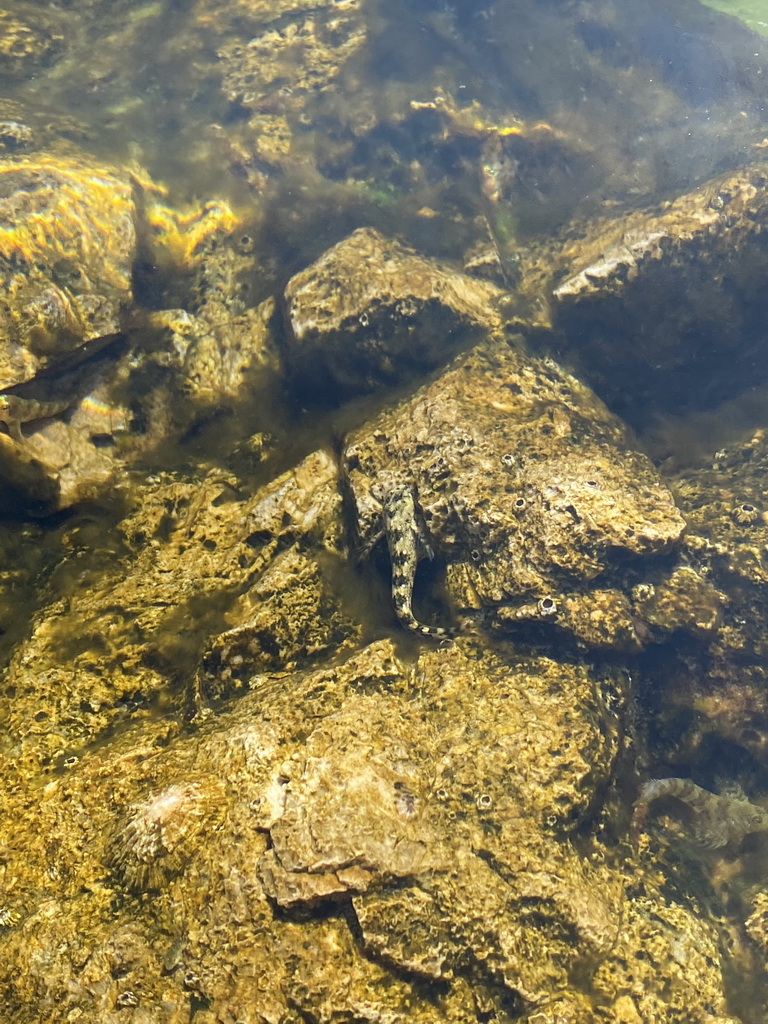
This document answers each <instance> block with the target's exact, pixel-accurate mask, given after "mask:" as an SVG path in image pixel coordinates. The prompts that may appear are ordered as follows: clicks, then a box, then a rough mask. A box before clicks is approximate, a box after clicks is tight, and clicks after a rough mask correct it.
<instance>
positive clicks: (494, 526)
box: [344, 339, 684, 642]
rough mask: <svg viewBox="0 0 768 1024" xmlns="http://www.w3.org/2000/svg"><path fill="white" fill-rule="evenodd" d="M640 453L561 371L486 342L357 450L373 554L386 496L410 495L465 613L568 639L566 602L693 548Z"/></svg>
mask: <svg viewBox="0 0 768 1024" xmlns="http://www.w3.org/2000/svg"><path fill="white" fill-rule="evenodd" d="M630 445H631V440H630V437H629V435H628V433H627V432H626V429H625V427H624V425H623V424H622V423H621V422H620V421H619V420H618V419H617V418H616V417H615V416H613V415H612V414H611V413H610V412H609V411H608V410H607V409H606V408H605V406H604V405H603V404H602V403H601V402H600V401H599V399H598V398H597V397H596V396H595V395H594V393H593V392H591V391H590V390H589V389H588V388H586V387H585V386H584V385H582V384H580V383H579V382H578V381H577V380H576V379H575V378H574V377H573V376H572V375H571V374H568V373H566V372H565V371H564V370H562V369H561V368H560V367H559V366H558V365H557V364H556V363H554V362H553V361H552V360H542V359H537V358H533V357H531V356H529V355H527V354H526V353H525V352H524V351H523V350H522V349H520V348H513V347H511V346H510V345H509V344H507V343H506V342H505V341H504V340H499V339H493V340H490V341H489V342H484V343H483V344H482V345H480V346H478V347H476V348H475V349H473V350H472V351H471V352H470V353H469V354H468V355H466V356H461V357H459V358H458V359H457V360H456V361H455V362H454V364H453V365H452V366H451V367H450V368H449V369H448V370H447V371H445V372H444V373H442V374H441V375H440V376H439V377H437V379H436V380H435V381H433V382H432V383H430V384H427V385H425V386H423V387H422V388H420V389H419V390H418V391H417V392H416V393H415V394H414V396H413V397H412V398H411V399H409V400H406V401H404V402H402V403H401V404H400V405H398V406H397V407H396V408H395V409H392V410H387V411H385V412H383V413H381V414H380V415H379V416H378V417H377V418H376V419H374V420H373V421H372V422H371V423H370V424H367V425H366V426H365V427H364V428H363V429H361V430H359V431H357V432H355V433H353V434H351V435H350V436H349V438H348V439H347V446H346V449H345V453H344V457H345V460H346V464H347V471H348V474H349V485H350V490H351V497H352V501H353V504H354V511H355V516H356V518H357V520H358V523H359V534H360V542H361V545H362V547H363V549H365V548H366V546H369V545H370V543H371V541H372V539H373V538H374V537H375V535H376V533H377V531H378V530H379V529H380V523H381V495H382V493H384V492H386V491H387V489H388V488H390V487H391V486H392V485H393V484H395V483H402V482H405V483H407V484H410V485H412V486H413V487H414V488H415V492H416V494H417V496H418V501H419V504H420V505H421V508H422V510H423V513H424V518H425V522H426V525H427V528H428V530H429V532H430V534H431V539H432V541H433V544H434V548H435V551H436V553H437V555H438V556H440V557H441V558H442V559H444V560H445V561H446V562H447V583H448V589H449V592H450V594H451V596H452V597H453V598H454V600H455V601H456V604H457V606H458V609H459V610H460V611H462V612H463V611H467V610H471V609H477V608H484V607H485V608H495V607H496V606H501V609H500V611H499V617H500V619H501V620H502V621H505V622H507V623H513V622H514V621H515V620H518V619H520V620H522V619H525V620H528V619H530V618H537V619H540V620H548V621H550V622H554V621H555V620H557V621H558V624H560V625H562V626H565V628H568V620H567V612H568V604H567V602H566V601H564V600H563V597H564V596H565V595H567V598H568V601H571V602H573V601H574V600H577V599H578V597H579V595H580V594H583V593H584V592H586V591H589V589H590V584H591V583H592V581H593V580H594V579H595V578H597V577H601V578H602V579H608V578H610V573H611V572H612V571H616V570H617V567H618V564H623V563H624V562H625V561H626V559H627V558H631V559H635V560H636V561H637V562H639V561H640V560H642V559H648V558H650V559H653V558H654V557H657V556H659V555H663V554H665V553H667V552H669V551H671V550H672V549H673V548H674V546H675V545H676V544H677V543H678V542H679V540H680V537H681V535H682V532H683V527H684V522H683V518H682V516H681V515H680V513H679V512H678V510H677V508H676V507H675V504H674V500H673V498H672V495H671V494H670V492H669V491H668V489H667V488H666V487H665V485H664V484H663V483H662V481H661V479H660V477H659V476H658V474H657V472H656V470H655V469H654V467H653V465H652V463H651V462H650V460H649V459H648V458H647V457H646V456H644V455H641V454H640V453H638V452H635V451H633V450H632V449H631V447H630ZM618 576H619V577H620V573H619V574H618ZM616 610H617V611H619V609H618V607H617V609H616ZM620 614H621V613H620ZM622 618H623V624H622V625H621V626H620V627H619V629H620V630H621V631H624V630H626V629H629V630H630V631H631V632H633V633H634V626H633V624H632V623H631V622H630V621H629V619H630V615H629V614H624V615H623V616H622ZM576 628H577V631H578V626H577V627H576ZM638 642H639V641H638Z"/></svg>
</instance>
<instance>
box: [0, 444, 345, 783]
mask: <svg viewBox="0 0 768 1024" xmlns="http://www.w3.org/2000/svg"><path fill="white" fill-rule="evenodd" d="M133 497H134V500H136V502H137V503H136V506H135V507H134V508H133V509H132V510H131V511H130V514H128V515H127V516H126V517H125V518H124V519H123V520H122V521H121V522H120V525H119V531H120V534H121V535H122V544H120V545H119V546H118V547H117V549H116V550H115V551H114V552H113V553H112V557H111V558H110V559H108V560H106V561H105V562H103V563H102V564H100V565H99V566H98V568H97V569H93V568H92V569H91V570H90V571H89V572H88V573H79V574H78V573H77V572H76V568H75V567H76V565H77V560H78V557H79V553H78V551H77V548H76V547H75V549H74V550H72V551H70V552H66V553H63V555H62V557H61V564H60V565H59V567H58V577H54V578H53V579H52V581H51V583H50V585H49V587H48V588H46V589H45V590H41V592H40V609H39V611H38V612H37V613H36V614H35V615H34V617H33V619H32V621H31V622H30V624H29V631H28V635H27V637H26V638H25V640H24V641H23V642H22V643H20V644H19V645H18V646H17V647H16V649H15V651H14V654H13V656H12V658H11V659H10V662H9V664H8V665H7V667H6V670H5V673H4V677H3V687H4V692H5V693H6V694H7V695H10V694H13V695H14V699H13V700H9V701H8V702H7V703H6V705H5V706H4V708H3V712H2V720H3V726H4V730H5V735H6V739H7V741H8V742H9V745H10V749H11V750H12V751H13V757H14V758H18V759H20V760H21V761H22V762H24V763H28V764H30V765H31V764H35V765H38V766H40V765H43V766H51V765H53V764H59V763H61V761H62V760H63V759H65V758H66V757H68V756H72V754H73V753H75V752H76V751H78V750H80V749H81V748H82V746H83V745H84V744H90V743H92V742H93V740H94V738H95V737H97V736H98V735H100V734H102V733H103V732H104V731H105V730H106V729H108V728H111V727H112V726H113V725H114V724H115V723H116V722H118V721H120V720H123V719H125V718H126V717H128V716H130V715H132V714H136V713H138V714H139V715H140V716H141V715H143V714H144V713H148V712H149V708H150V707H151V705H152V704H153V703H154V702H155V701H158V700H160V701H161V702H165V701H168V702H170V706H176V707H177V708H178V707H180V706H183V705H185V704H186V702H187V699H188V696H189V695H188V694H187V695H185V693H184V690H183V688H182V689H181V691H179V688H178V687H176V690H175V692H174V689H173V687H171V688H170V689H169V681H170V680H172V679H174V678H176V679H177V680H179V682H183V681H188V680H189V678H190V677H191V675H192V674H193V673H194V670H195V668H196V665H197V658H198V657H199V654H200V651H201V650H202V648H203V646H204V644H205V643H206V641H207V639H208V637H209V636H210V635H211V634H213V635H215V634H216V633H217V632H224V631H225V630H227V629H232V628H234V629H235V631H236V635H237V636H238V637H239V638H241V640H242V638H243V636H244V634H245V633H246V631H248V630H249V631H250V632H249V634H248V635H249V636H251V637H252V638H253V640H252V643H251V644H249V645H246V646H247V652H248V653H249V657H250V659H251V660H249V662H248V668H249V670H250V672H252V671H253V669H254V668H255V667H256V666H257V665H258V659H257V654H258V650H259V649H261V650H262V651H263V652H264V653H263V661H262V664H264V665H266V666H268V667H272V668H275V667H278V666H282V665H286V664H288V663H290V662H293V661H294V660H295V658H296V657H297V656H298V655H300V654H302V653H305V654H306V653H308V649H309V650H310V651H313V652H314V653H317V651H318V650H322V649H324V648H325V649H328V648H333V647H335V645H336V644H337V643H338V642H339V641H340V640H341V639H343V638H344V637H345V636H346V635H348V634H349V632H350V630H351V628H352V627H351V625H350V622H349V619H348V617H346V616H344V615H343V614H342V613H340V612H339V611H338V609H337V607H336V606H335V605H333V604H332V603H329V601H328V597H327V596H325V597H323V596H322V595H323V592H322V585H323V584H322V578H323V576H322V571H321V570H319V569H318V567H317V566H316V565H315V564H314V563H313V562H312V561H311V559H309V558H308V557H307V556H303V557H302V556H301V555H299V554H295V553H294V554H292V553H291V550H290V548H291V545H292V544H295V543H296V542H297V540H300V541H301V543H302V544H308V543H312V544H315V545H319V550H320V551H322V550H323V549H324V548H325V549H326V550H328V551H331V552H333V551H335V550H337V549H338V542H339V541H338V537H339V532H340V525H339V520H338V506H339V496H338V491H337V488H336V469H335V465H334V463H333V461H332V460H331V459H329V458H328V457H327V456H325V455H323V454H317V455H313V456H310V457H309V458H308V459H307V460H305V461H304V462H303V463H301V464H299V465H298V466H297V467H296V468H295V469H294V470H292V471H290V472H288V473H287V474H285V475H284V476H282V477H278V478H277V479H276V480H275V481H274V482H273V483H272V484H270V485H269V486H268V487H266V488H265V489H264V490H263V491H261V492H258V493H257V494H256V495H254V496H252V497H241V496H240V495H239V494H238V492H237V489H236V486H235V485H234V482H233V481H232V480H231V479H228V478H227V476H226V475H222V474H221V473H216V472H213V473H211V474H210V476H209V477H208V478H207V479H202V480H201V479H195V480H192V481H189V480H184V479H183V478H182V479H174V478H173V477H170V476H167V477H157V478H155V480H154V482H153V483H150V484H148V485H145V487H144V488H143V489H142V490H141V491H140V492H139V493H138V494H134V495H133ZM286 548H288V549H289V550H288V551H285V550H284V549H286ZM281 550H283V551H284V553H283V555H282V562H283V563H285V562H286V561H288V562H293V565H294V568H295V565H296V563H297V562H298V563H300V564H302V566H303V568H304V571H305V573H306V575H307V579H306V580H305V581H302V580H301V579H299V578H297V579H296V580H295V581H294V582H295V587H294V590H293V591H292V594H293V599H294V601H295V602H298V603H297V606H296V613H295V618H293V619H292V620H291V626H290V627H289V626H288V625H287V623H286V616H285V612H284V611H281V609H280V606H279V603H278V601H277V600H274V601H273V602H272V603H271V604H268V605H267V607H266V608H264V609H261V610H260V611H259V612H256V613H254V612H249V611H248V607H249V598H248V594H249V591H250V589H251V587H253V586H255V587H256V588H257V590H258V591H260V592H261V593H262V594H263V593H265V592H268V591H269V588H270V583H269V582H268V581H269V579H270V578H271V580H272V583H271V587H272V588H275V587H277V588H278V590H279V579H278V577H279V573H280V564H281V562H280V561H279V560H278V561H276V562H273V559H274V557H275V554H276V553H277V552H278V551H281ZM265 570H267V576H266V577H264V578H262V574H263V573H264V572H265ZM116 571H117V577H118V578H117V579H116ZM289 571H290V570H289ZM70 574H71V578H70V579H69V582H68V583H67V585H66V586H65V587H64V588H63V592H62V591H61V590H60V589H59V588H60V585H61V584H60V580H61V579H62V578H63V579H67V578H68V577H70ZM325 585H326V587H327V586H328V584H327V583H326V584H325ZM284 586H285V582H283V587H284ZM301 595H304V597H303V598H302V597H301ZM321 598H322V600H323V604H322V605H321V608H317V606H316V602H317V601H318V600H320V599H321ZM256 599H257V598H256V595H255V594H254V597H253V600H256ZM304 600H306V601H307V602H308V604H309V607H310V609H311V610H312V611H314V612H315V614H316V617H315V618H312V619H311V621H306V622H305V625H304V627H303V634H304V635H302V631H301V630H300V629H299V628H298V625H297V623H298V619H299V617H300V612H299V605H300V604H301V602H302V601H304ZM267 609H269V611H268V610H267ZM254 619H255V621H254ZM241 620H243V622H242V625H239V628H238V624H239V623H241ZM243 642H244V641H243ZM233 645H234V638H233V635H232V634H227V635H226V636H225V638H224V639H222V640H221V641H219V642H218V649H219V653H218V655H217V666H218V669H219V670H220V671H221V672H222V674H223V665H222V658H223V653H222V650H221V649H222V648H223V647H226V649H227V650H230V649H231V648H232V646H233ZM259 645H260V646H259ZM231 671H232V669H231V668H230V673H231ZM237 675H239V676H240V677H241V679H242V678H243V675H244V670H243V668H242V667H241V668H240V670H239V672H238V673H237ZM248 675H249V673H248V674H246V676H245V678H246V679H247V678H248ZM218 686H219V687H223V686H224V683H223V681H221V680H220V682H219V684H218ZM28 698H29V699H34V704H35V711H34V713H33V715H30V712H29V707H28V706H27V699H28Z"/></svg>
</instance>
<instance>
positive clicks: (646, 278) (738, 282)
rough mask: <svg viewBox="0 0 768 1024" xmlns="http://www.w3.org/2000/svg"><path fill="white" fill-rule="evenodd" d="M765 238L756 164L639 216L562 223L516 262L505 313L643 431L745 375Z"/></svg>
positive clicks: (765, 209) (731, 388)
mask: <svg viewBox="0 0 768 1024" xmlns="http://www.w3.org/2000/svg"><path fill="white" fill-rule="evenodd" d="M766 231H768V166H766V165H764V164H756V165H755V166H753V167H749V168H747V169H745V170H741V171H738V172H736V173H732V174H728V175H723V176H721V177H719V178H715V179H712V180H711V181H708V182H706V183H705V184H703V185H701V186H700V187H698V188H696V189H694V190H693V191H691V192H687V193H684V194H682V195H679V196H677V197H676V198H675V199H673V200H672V201H669V202H665V203H662V204H661V206H660V207H657V208H655V209H652V210H650V211H647V212H636V213H630V214H629V215H623V216H621V217H620V218H611V219H605V220H602V221H601V220H599V219H598V220H596V221H595V222H592V223H590V224H588V225H587V224H585V223H578V222H577V223H573V224H571V225H569V226H568V227H566V228H565V229H564V230H563V232H562V234H561V235H560V237H559V238H557V239H556V240H550V241H548V242H546V243H545V244H544V245H543V246H542V251H541V252H540V253H536V252H535V251H534V252H532V253H531V254H529V256H528V257H526V256H523V259H522V268H523V269H522V280H521V287H520V291H519V294H518V295H517V296H516V298H515V300H514V304H517V305H518V308H519V309H520V311H521V314H522V316H521V321H522V322H523V323H524V325H525V329H526V330H528V331H532V332H533V333H536V332H537V331H540V330H542V329H547V328H553V329H554V330H555V332H556V334H557V337H558V346H559V348H560V350H561V351H562V350H563V348H564V349H565V350H566V351H568V349H571V350H572V352H573V356H574V358H575V359H577V360H578V362H579V365H580V366H581V367H582V368H583V369H584V370H585V371H586V373H587V378H588V380H589V381H590V383H592V384H593V386H594V387H595V388H596V389H597V391H598V392H599V393H600V395H601V396H602V397H603V398H604V399H605V400H606V401H607V402H608V404H609V405H610V406H611V407H612V408H614V409H616V410H617V411H618V412H619V413H620V414H622V415H624V416H625V417H627V418H628V419H629V420H630V422H632V423H633V424H635V425H641V426H644V425H647V424H648V422H649V419H650V418H651V417H652V416H653V414H654V413H659V412H666V413H673V414H678V413H681V412H685V411H686V410H690V409H697V408H706V407H707V406H710V405H711V404H712V403H713V402H717V401H722V400H723V399H725V398H728V397H730V396H731V395H732V394H734V393H736V392H738V391H739V390H741V388H742V387H743V382H744V380H745V379H748V378H754V374H755V372H756V369H757V368H758V367H759V366H760V365H761V364H760V360H759V359H756V356H757V353H758V352H759V351H760V350H761V348H762V337H763V335H762V331H763V325H764V322H765V305H764V298H763V289H762V283H761V282H762V280H763V276H764V273H765V270H766V267H767V266H768V264H767V263H766V257H765V237H766ZM649 310H653V313H652V315H650V316H649V313H648V311H649ZM757 372H758V373H759V374H762V371H760V370H759V369H757ZM627 381H632V387H631V388H627V386H626V382H627Z"/></svg>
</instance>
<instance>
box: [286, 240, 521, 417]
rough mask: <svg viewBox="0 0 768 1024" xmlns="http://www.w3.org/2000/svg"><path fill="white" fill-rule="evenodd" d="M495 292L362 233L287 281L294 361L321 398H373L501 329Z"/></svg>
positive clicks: (397, 243) (411, 251)
mask: <svg viewBox="0 0 768 1024" xmlns="http://www.w3.org/2000/svg"><path fill="white" fill-rule="evenodd" d="M500 294H501V291H500V289H499V288H497V287H496V286H494V285H492V284H490V283H488V282H484V281H478V280H475V279H474V278H471V277H468V276H467V275H465V274H462V273H460V272H459V271H457V270H454V269H453V268H451V267H449V266H447V265H443V264H439V263H437V262H435V261H433V260H428V259H426V258H425V257H423V256H421V255H419V254H418V253H416V252H414V251H413V250H412V249H409V248H407V247H405V246H403V245H401V244H400V243H399V242H396V241H393V240H392V239H388V238H385V237H384V236H383V235H382V234H380V233H379V232H378V231H375V230H373V229H372V228H360V229H358V230H357V231H355V232H354V233H353V234H352V235H350V236H349V238H346V239H344V240H343V241H341V242H339V243H338V244H337V245H335V246H333V247H332V248H331V249H329V250H328V251H327V252H326V253H325V254H324V255H323V256H321V257H320V259H318V260H317V261H316V262H315V263H313V264H312V265H311V266H310V267H308V268H307V269H306V270H303V271H301V272H300V273H299V274H296V276H295V277H293V278H292V279H291V280H290V281H289V282H288V285H287V287H286V289H285V299H286V305H287V312H288V319H289V322H290V326H291V335H290V337H289V339H288V347H289V357H290V361H291V363H292V365H293V367H294V369H295V371H296V374H297V375H298V377H299V378H300V379H301V380H303V381H306V382H307V386H310V384H311V386H312V387H313V389H315V388H316V389H317V393H316V396H315V397H316V398H317V399H320V400H323V399H324V392H323V389H324V387H325V388H327V387H328V386H332V387H333V388H334V389H336V391H337V392H338V393H339V396H340V397H348V396H349V395H350V394H355V393H356V392H360V391H370V390H373V389H374V388H377V387H381V386H382V384H385V383H394V382H397V381H399V380H401V379H403V378H404V377H407V376H408V375H409V374H412V373H413V372H414V371H421V372H423V371H425V370H429V369H433V368H434V367H436V366H439V365H441V364H442V363H444V362H445V361H446V360H447V359H448V358H450V356H451V355H452V354H453V353H454V352H455V351H456V350H457V349H459V348H461V347H462V346H465V345H467V344H468V343H469V342H470V341H471V340H473V339H475V338H477V337H478V336H479V335H480V333H481V332H482V331H483V330H487V329H488V328H489V327H490V326H492V325H494V324H495V323H496V322H497V318H496V316H495V314H494V313H493V310H492V308H491V303H492V300H493V299H494V298H497V297H498V296H499V295H500ZM325 400H327V398H326V399H325Z"/></svg>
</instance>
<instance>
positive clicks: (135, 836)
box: [106, 781, 224, 892]
mask: <svg viewBox="0 0 768 1024" xmlns="http://www.w3.org/2000/svg"><path fill="white" fill-rule="evenodd" d="M223 800H224V790H223V787H222V786H221V785H220V784H218V783H215V782H213V783H211V782H210V781H206V782H205V783H204V784H203V783H197V782H177V783H173V784H172V785H170V786H166V788H165V789H162V790H161V791H160V792H159V793H153V794H151V795H150V796H149V797H148V798H147V799H146V800H143V801H141V802H140V803H137V804H134V805H132V806H131V807H130V809H129V811H128V814H127V815H126V817H125V818H124V820H123V821H122V822H121V823H120V825H119V826H118V828H117V829H116V831H115V832H114V834H113V835H112V837H111V839H110V842H109V849H108V853H107V858H106V860H107V864H108V866H109V867H110V868H112V870H113V871H115V873H116V874H118V875H119V876H120V877H121V878H122V881H123V882H124V883H125V885H126V886H127V887H128V888H129V889H132V890H133V891H135V892H144V891H146V890H152V889H159V888H161V887H162V886H163V885H164V884H165V883H167V882H168V881H169V880H170V879H171V878H173V877H174V876H176V875H178V874H180V873H181V872H182V871H183V870H184V868H185V867H186V865H187V864H188V862H189V861H190V859H191V858H192V856H193V854H194V852H195V850H196V847H197V840H198V839H199V837H200V836H201V834H202V833H203V832H204V831H205V830H210V829H212V828H215V827H216V824H217V821H218V817H219V815H220V813H221V810H222V807H223Z"/></svg>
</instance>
